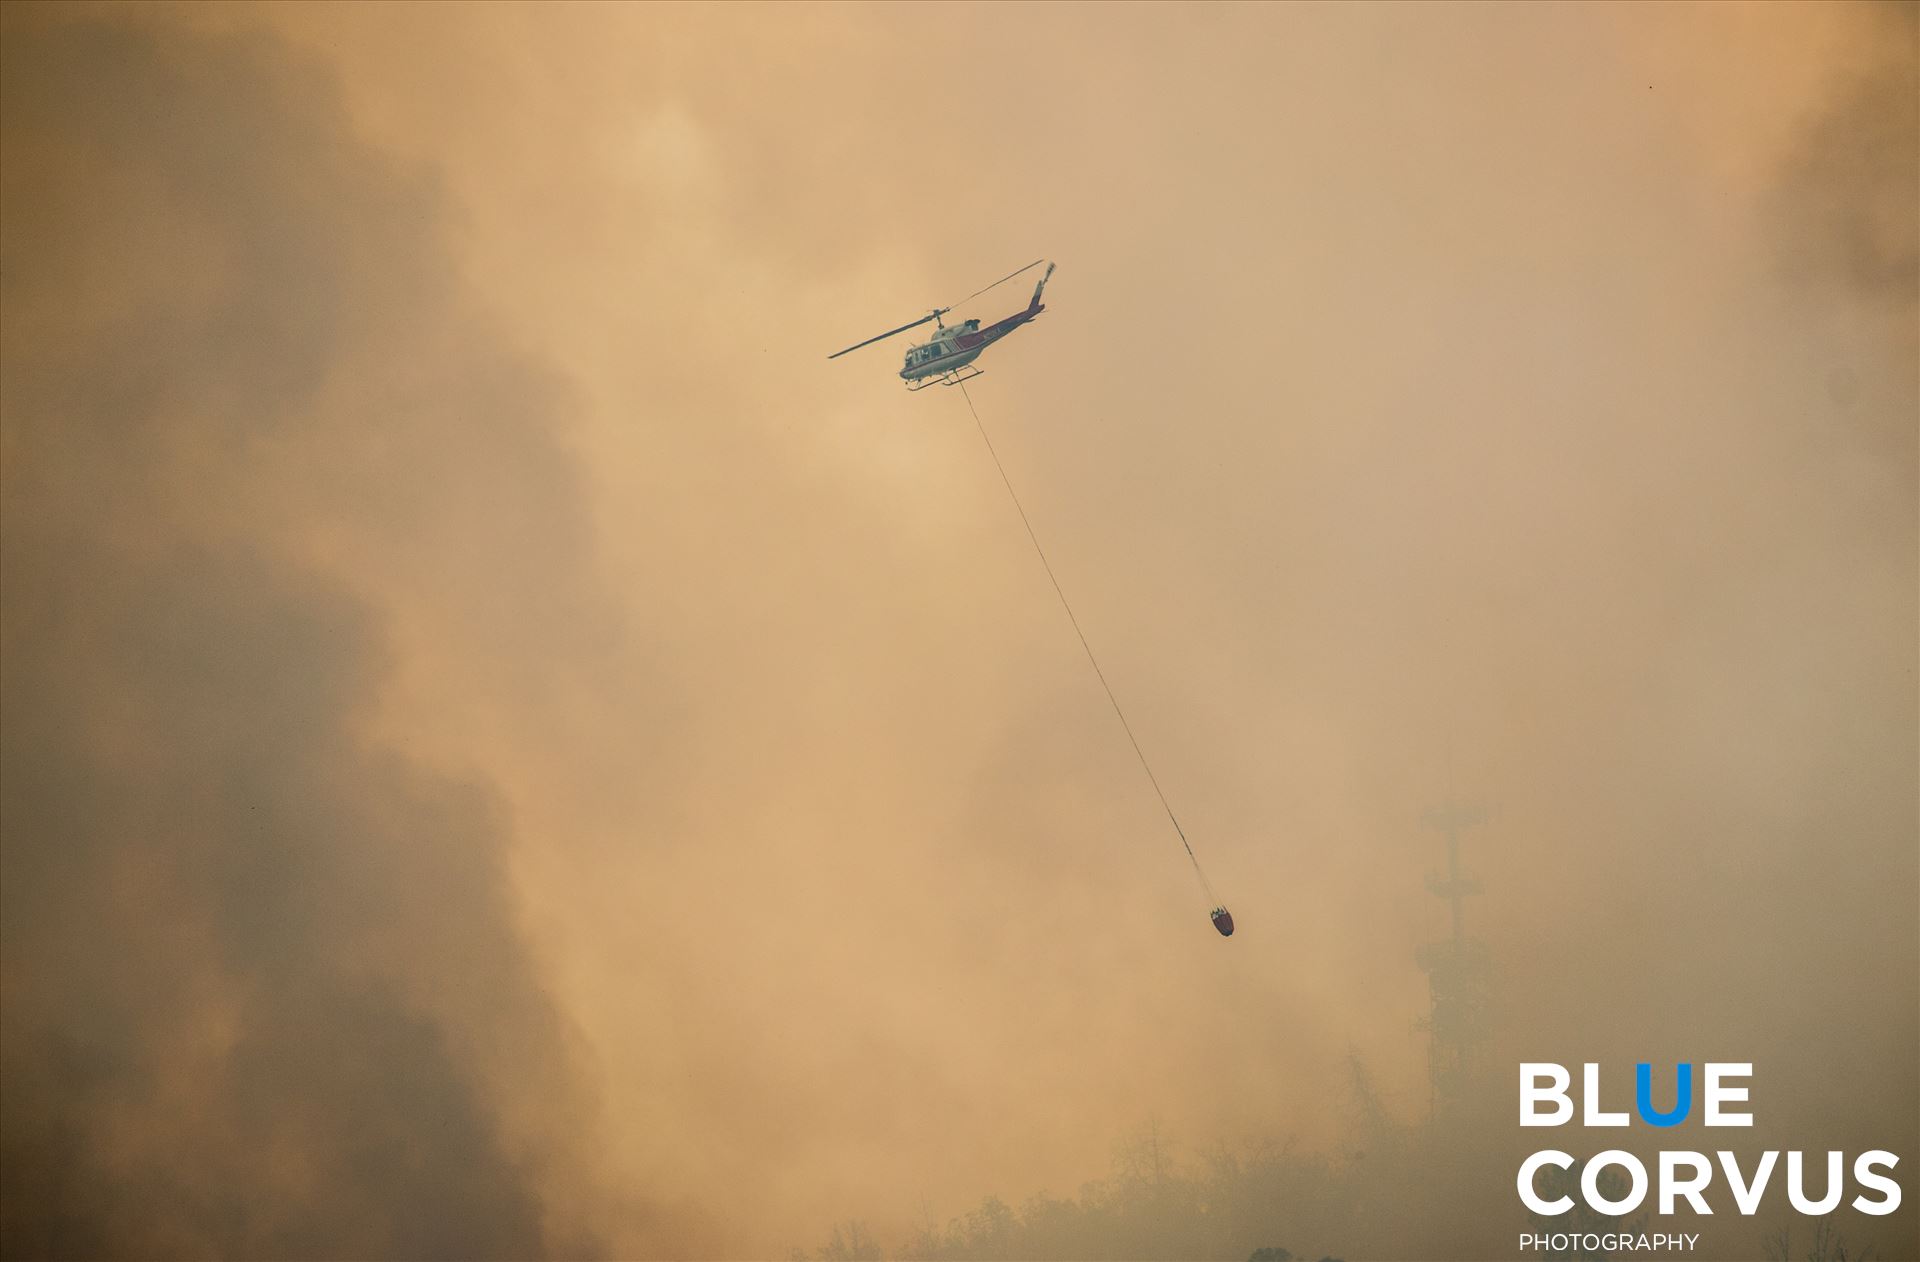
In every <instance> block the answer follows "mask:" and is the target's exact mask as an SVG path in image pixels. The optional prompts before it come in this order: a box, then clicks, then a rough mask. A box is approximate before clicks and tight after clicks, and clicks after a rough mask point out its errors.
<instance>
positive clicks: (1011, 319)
mask: <svg viewBox="0 0 1920 1262" xmlns="http://www.w3.org/2000/svg"><path fill="white" fill-rule="evenodd" d="M1043 262H1046V260H1044V259H1035V260H1034V261H1033V262H1031V263H1029V264H1027V265H1026V266H1025V267H1022V268H1019V269H1018V270H1016V271H1012V272H1008V273H1007V274H1006V275H1005V276H1002V277H1001V278H1000V279H999V280H997V281H994V282H993V284H992V285H988V286H987V287H986V289H976V290H974V291H973V292H972V293H970V294H968V295H967V296H966V297H965V298H962V299H961V300H960V301H959V302H956V303H954V304H953V306H950V307H935V308H934V309H933V310H932V311H931V312H930V313H928V314H927V315H923V316H921V317H920V318H919V319H918V320H915V321H913V322H912V323H911V324H903V325H901V326H900V327H899V328H897V329H889V330H887V331H886V332H885V333H882V334H880V335H879V336H877V337H870V338H868V339H867V340H866V341H864V342H855V343H854V344H853V345H852V346H849V347H847V349H846V350H844V351H835V352H834V353H833V354H831V355H829V356H827V358H828V359H838V358H840V357H841V356H842V355H845V354H846V353H847V352H848V351H857V350H859V349H860V348H861V347H862V346H871V345H873V344H874V343H875V342H880V341H884V340H886V339H887V338H890V337H892V336H893V335H894V334H896V333H905V332H906V331H907V330H908V329H917V328H919V327H920V326H921V325H923V324H925V323H926V322H927V321H929V320H931V321H933V322H934V326H935V328H936V329H937V330H938V332H936V333H935V334H934V335H933V337H932V338H931V339H930V340H928V341H925V342H922V343H920V344H919V345H917V346H914V347H911V348H910V349H908V351H907V358H906V362H905V363H904V364H902V365H901V367H900V379H901V380H902V381H904V382H906V383H907V389H909V390H924V389H926V388H927V387H928V386H930V385H933V384H934V383H936V382H938V383H939V384H940V385H943V386H956V385H959V384H960V383H961V382H963V381H971V380H972V379H973V378H975V377H978V376H979V375H980V374H981V373H983V372H985V371H986V370H985V369H983V368H978V367H976V366H975V365H974V362H973V361H974V360H976V359H978V358H980V352H982V351H984V350H986V349H987V347H989V346H991V345H993V344H994V343H995V342H997V341H999V340H1000V339H1001V338H1003V337H1005V336H1006V335H1007V334H1009V333H1011V332H1013V331H1014V330H1015V329H1017V328H1019V327H1020V326H1021V325H1023V324H1025V323H1026V322H1027V321H1029V320H1031V319H1033V317H1035V316H1037V315H1039V314H1040V313H1041V312H1042V311H1045V310H1046V307H1045V306H1044V305H1043V304H1042V303H1041V301H1040V295H1041V293H1042V292H1043V291H1044V290H1045V289H1046V287H1047V281H1048V279H1049V278H1051V277H1052V275H1053V264H1051V263H1047V270H1046V271H1045V272H1043V273H1041V276H1040V283H1039V284H1038V285H1035V286H1034V287H1033V300H1032V301H1031V302H1029V303H1027V308H1026V310H1024V311H1016V312H1014V313H1013V314H1012V315H1010V316H1008V317H1007V318H1006V319H1004V320H999V321H996V322H995V323H993V324H989V325H987V326H986V327H985V328H982V327H981V326H980V321H978V320H962V321H960V322H959V323H957V324H951V325H950V324H948V323H947V322H946V321H945V320H942V319H941V318H940V317H941V316H943V315H945V314H947V312H949V311H952V310H953V308H954V307H959V306H964V305H965V304H967V303H969V302H972V301H973V300H974V299H975V298H978V297H979V296H980V295H981V294H984V293H986V292H987V290H988V289H992V288H994V287H995V286H998V285H1004V284H1006V283H1007V282H1008V281H1010V280H1012V279H1013V278H1014V277H1016V276H1018V275H1019V274H1020V273H1021V272H1027V271H1031V270H1033V269H1034V268H1036V267H1038V266H1040V264H1041V263H1043Z"/></svg>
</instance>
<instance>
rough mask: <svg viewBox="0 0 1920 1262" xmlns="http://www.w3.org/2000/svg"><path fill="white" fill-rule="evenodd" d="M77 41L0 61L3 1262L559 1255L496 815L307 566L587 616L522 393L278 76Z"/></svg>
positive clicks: (545, 1070)
mask: <svg viewBox="0 0 1920 1262" xmlns="http://www.w3.org/2000/svg"><path fill="white" fill-rule="evenodd" d="M70 16H71V15H68V14H64V13H52V14H49V13H46V12H38V11H27V12H21V11H18V10H16V9H14V8H10V9H9V11H8V15H7V28H6V41H5V50H4V56H5V69H4V93H5V98H4V118H5V152H6V163H5V200H4V222H5V237H4V269H5V291H4V297H5V304H6V323H5V363H6V368H5V376H4V387H5V396H4V407H5V429H4V435H5V459H6V466H5V476H6V481H5V489H6V496H5V516H4V523H5V535H4V578H5V623H4V626H5V657H4V703H3V706H4V708H3V710H0V714H3V715H4V719H3V728H0V730H3V731H4V762H5V768H6V774H5V779H4V786H0V789H3V793H4V797H3V799H0V800H3V801H4V824H3V828H4V863H5V867H4V882H3V883H0V884H3V888H4V913H5V921H4V973H3V975H4V978H5V992H4V993H5V1004H6V1023H5V1035H4V1040H3V1041H0V1050H3V1051H4V1058H5V1060H4V1072H5V1081H6V1091H5V1093H4V1110H5V1112H4V1119H5V1121H4V1144H5V1149H4V1151H5V1156H4V1171H5V1185H4V1186H5V1210H4V1246H5V1252H6V1253H7V1255H8V1256H20V1257H30V1256H37V1257H65V1256H98V1255H102V1254H117V1255H121V1256H166V1255H175V1254H180V1255H186V1254H192V1255H208V1254H218V1255H225V1256H249V1257H267V1256H296V1257H297V1256H310V1257H379V1256H384V1257H415V1258H425V1257H483V1256H499V1257H528V1256H533V1255H536V1254H540V1253H544V1252H560V1253H566V1254H570V1255H571V1254H580V1253H585V1252H589V1251H591V1250H592V1249H593V1247H594V1246H593V1243H592V1240H591V1238H590V1237H589V1236H586V1235H583V1234H581V1232H582V1230H583V1229H582V1227H581V1225H580V1223H579V1222H578V1221H577V1218H575V1217H573V1216H571V1215H570V1214H569V1213H567V1212H562V1209H557V1208H556V1207H555V1205H554V1204H553V1203H551V1198H550V1197H549V1196H548V1195H547V1191H546V1188H547V1185H548V1183H549V1181H550V1180H551V1179H552V1178H553V1177H554V1176H555V1174H556V1172H557V1171H559V1170H562V1169H564V1167H565V1165H566V1163H567V1162H568V1161H569V1160H570V1158H569V1157H568V1155H567V1151H566V1148H567V1145H568V1144H570V1143H571V1142H572V1140H571V1138H570V1137H569V1136H568V1134H567V1131H569V1130H571V1129H573V1128H575V1127H577V1126H578V1124H579V1122H580V1120H581V1118H582V1116H583V1115H582V1114H581V1113H580V1112H579V1110H580V1106H581V1104H582V1102H583V1099H584V1097H583V1096H582V1094H581V1090H580V1087H579V1085H578V1083H577V1081H576V1078H575V1074H574V1070H573V1068H572V1061H573V1059H574V1054H573V1053H572V1052H571V1051H570V1050H569V1047H568V1039H569V1037H570V1035H569V1033H568V1029H567V1025H566V1023H565V1021H564V1020H563V1019H562V1017H561V1016H560V1015H559V1014H558V1013H557V1012H556V1010H555V1008H554V1006H553V1004H552V1003H551V1002H550V1000H549V998H548V997H547V995H546V993H545V992H544V990H543V987H542V984H541V982H540V980H539V978H538V976H537V971H536V968H535V966H534V963H533V961H532V959H531V958H530V955H529V950H528V947H527V945H526V942H525V941H524V939H523V936H522V933H521V931H520V930H519V928H518V927H517V926H516V911H515V906H514V898H513V895H512V892H511V888H510V885H509V882H508V872H507V864H508V851H509V843H510V841H511V837H512V830H513V825H512V821H511V819H510V818H509V816H508V812H507V810H506V807H505V805H504V803H503V800H502V798H501V796H500V794H499V793H497V792H496V791H494V790H493V789H492V788H490V787H489V785H488V784H487V783H486V782H485V781H484V780H483V779H480V778H477V777H475V776H470V775H469V776H455V775H449V774H445V773H441V772H438V771H435V770H432V769H429V768H428V767H426V766H424V765H422V764H421V763H419V762H417V761H416V760H414V759H412V758H410V757H409V756H408V755H407V753H406V752H405V751H404V750H400V749H396V748H393V747H392V746H391V744H390V743H388V742H386V741H383V740H382V739H381V738H380V737H379V735H378V734H377V732H376V731H375V730H374V727H373V719H374V713H375V708H376V703H377V700H378V698H379V696H380V695H381V690H382V688H383V687H384V686H385V684H386V681H387V680H388V678H389V676H390V672H391V650H390V647H389V643H390V638H391V637H390V632H389V628H388V626H387V625H385V624H384V623H383V620H382V618H381V616H380V615H379V614H378V613H377V612H376V607H375V606H374V605H373V604H372V603H370V599H369V596H368V594H367V592H366V590H365V589H364V587H356V585H355V583H354V582H353V581H352V580H351V578H350V576H349V574H348V566H346V565H343V564H342V561H343V560H344V561H348V562H350V561H351V560H352V559H353V557H354V555H355V550H356V549H360V550H362V551H364V552H366V553H368V554H371V553H373V552H376V551H378V550H381V549H383V548H387V549H391V550H393V551H396V552H400V553H404V552H405V551H406V550H407V549H408V548H409V547H413V546H416V545H415V543H414V542H413V541H415V540H417V539H418V538H420V537H422V536H430V537H431V536H441V537H444V536H446V535H449V534H456V535H459V536H462V537H464V538H466V539H467V540H468V543H469V549H470V550H469V552H468V553H466V554H463V555H470V556H471V557H472V559H473V564H474V572H473V573H472V574H463V573H460V572H459V569H458V567H459V565H460V561H459V560H458V559H457V558H456V559H455V560H454V561H451V562H449V561H447V560H445V551H444V550H442V553H441V560H440V562H439V563H440V564H441V565H443V566H445V567H447V569H449V570H451V571H452V572H451V573H450V574H446V573H442V574H436V575H431V576H425V577H423V579H422V581H437V582H440V583H442V584H451V583H459V582H470V583H472V584H473V587H472V590H474V591H479V590H480V589H481V586H482V582H481V580H483V581H484V585H485V586H487V587H491V588H492V589H494V591H495V592H496V596H495V597H494V598H495V599H497V600H500V601H505V602H525V603H528V604H534V605H548V606H555V607H557V608H556V610H555V614H554V616H555V617H556V618H558V617H563V616H569V615H567V613H566V611H568V610H572V611H573V612H572V614H571V615H570V616H573V617H576V618H578V617H581V610H582V598H581V597H580V595H579V592H578V591H577V590H576V588H575V587H573V586H570V583H571V580H570V579H569V578H568V577H567V576H566V575H567V571H566V567H560V569H561V573H560V575H559V576H558V577H554V576H549V575H548V574H546V573H544V572H542V571H541V570H540V569H539V568H537V567H533V566H529V565H527V564H525V563H524V561H523V560H522V558H523V557H524V556H525V546H526V545H525V544H524V543H523V542H522V541H521V540H520V539H518V538H517V537H516V532H522V531H526V530H530V529H536V528H537V529H539V530H542V531H549V532H550V531H554V530H556V529H557V530H560V531H565V530H567V529H569V528H577V518H576V517H575V515H574V514H575V510H574V508H573V505H572V500H571V498H570V494H569V484H568V474H567V471H566V464H565V461H564V459H563V458H562V457H561V456H560V454H559V453H558V452H557V450H556V449H555V448H554V446H553V445H552V441H551V439H550V438H549V437H548V435H547V433H546V430H547V429H548V428H549V427H550V426H551V419H550V418H551V413H552V411H553V409H554V407H555V397H554V396H553V394H552V391H551V390H550V387H549V386H548V385H547V383H546V382H545V380H544V379H543V377H542V375H541V374H540V373H539V372H537V371H536V370H533V369H531V368H530V367H528V366H527V365H526V364H525V363H524V362H523V360H521V359H520V358H519V357H517V356H516V354H515V352H514V351H513V349H512V348H511V347H510V346H509V345H508V344H507V343H506V341H505V340H504V339H503V338H502V337H501V336H500V335H499V334H497V333H496V332H494V331H492V330H490V329H488V328H487V327H485V325H484V324H482V323H480V322H478V321H475V320H473V319H472V318H470V317H466V316H463V315H461V314H459V287H458V285H457V283H456V281H455V279H454V277H453V274H452V270H451V268H450V265H449V262H448V260H447V258H446V256H445V254H444V251H443V250H442V248H441V247H440V245H439V243H438V239H437V236H436V234H437V232H438V228H437V226H436V225H437V224H438V223H439V221H441V220H442V219H443V218H444V217H445V214H446V211H445V206H444V202H443V200H442V198H441V197H440V196H439V194H438V193H437V191H436V189H435V187H434V185H433V183H432V181H431V180H430V179H428V178H426V177H425V176H424V175H423V174H422V173H421V172H419V171H417V170H410V169H406V168H404V167H400V166H397V165H394V164H392V163H390V162H388V161H386V160H384V159H382V158H380V157H378V156H377V155H375V154H374V153H372V152H371V151H370V150H368V149H367V148H366V147H365V146H364V145H362V144H361V143H360V142H358V141H357V140H356V139H355V136H354V134H353V132H352V130H351V128H350V127H349V126H348V124H347V122H346V119H345V117H344V114H343V112H342V108H341V106H340V104H339V102H338V100H337V98H336V96H335V94H334V92H333V91H332V89H331V87H330V85H329V83H328V82H327V80H326V78H325V76H324V74H322V73H321V72H320V71H318V70H316V69H315V67H314V66H313V65H312V64H310V63H309V62H308V61H306V60H303V59H300V58H297V57H292V56H290V55H289V54H288V53H287V52H286V51H285V50H284V49H283V48H282V47H281V46H278V45H277V44H276V42H275V41H273V40H271V39H268V38H265V37H260V36H254V37H248V38H238V37H223V38H206V37H197V36H191V35H186V34H182V33H179V32H174V33H171V34H165V35H159V34H155V33H152V32H150V31H145V30H139V29H131V28H125V27H121V26H117V25H112V24H104V23H96V22H91V21H77V20H69V18H70ZM449 345H457V347H458V351H457V353H454V354H451V355H450V354H449V353H448V350H447V348H448V347H449ZM483 466H484V467H487V468H496V469H503V470H504V469H510V470H511V473H510V474H506V473H502V474H501V476H498V477H496V478H494V479H492V480H491V481H489V482H481V483H479V487H478V491H477V492H476V490H475V484H476V481H477V478H476V474H475V471H476V470H477V469H479V468H481V467H483ZM442 481H446V482H456V483H458V484H459V485H460V490H459V492H458V494H477V495H478V496H479V497H481V498H482V499H483V501H484V502H472V503H463V502H461V501H460V500H459V499H457V498H456V497H455V493H451V492H449V490H448V489H447V488H446V487H444V486H442V485H439V484H438V483H440V482H442ZM535 523H537V525H535ZM588 617H589V618H590V611H588Z"/></svg>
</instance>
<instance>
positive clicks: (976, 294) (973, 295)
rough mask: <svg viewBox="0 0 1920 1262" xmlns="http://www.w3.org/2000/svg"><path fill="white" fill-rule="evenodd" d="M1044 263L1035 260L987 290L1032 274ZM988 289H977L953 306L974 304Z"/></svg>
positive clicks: (1008, 274) (1041, 260)
mask: <svg viewBox="0 0 1920 1262" xmlns="http://www.w3.org/2000/svg"><path fill="white" fill-rule="evenodd" d="M1044 262H1046V260H1045V259H1035V260H1034V261H1033V262H1031V263H1029V264H1027V265H1026V266H1025V267H1023V268H1021V269H1020V271H1018V272H1008V273H1007V274H1006V275H1005V276H1002V277H1001V278H1000V279H999V280H997V281H994V282H993V284H992V285H988V286H987V289H992V288H993V287H994V286H995V285H1004V284H1006V283H1007V282H1008V281H1010V280H1012V279H1013V278H1014V277H1016V276H1018V275H1019V274H1020V272H1030V271H1032V270H1033V269H1034V268H1036V267H1038V266H1040V265H1041V264H1042V263H1044ZM987 289H976V290H974V291H973V292H972V293H970V294H968V295H967V296H966V297H965V298H962V299H961V300H960V301H959V302H956V303H954V304H953V305H954V306H955V307H960V306H965V305H966V304H967V303H969V302H972V301H973V300H974V299H975V298H978V297H979V296H980V295H981V294H984V293H986V292H987ZM952 309H953V308H952V307H949V308H948V310H949V311H951V310H952Z"/></svg>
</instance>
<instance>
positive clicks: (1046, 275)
mask: <svg viewBox="0 0 1920 1262" xmlns="http://www.w3.org/2000/svg"><path fill="white" fill-rule="evenodd" d="M1052 277H1053V264H1051V263H1049V264H1047V270H1046V271H1044V272H1042V273H1041V274H1040V283H1039V284H1038V285H1035V286H1034V287H1033V301H1032V302H1030V303H1028V304H1027V310H1028V311H1029V312H1031V313H1032V314H1034V315H1038V314H1040V312H1041V311H1043V310H1045V308H1043V307H1042V306H1041V305H1040V293H1041V291H1042V290H1044V289H1045V288H1046V287H1047V281H1048V280H1050V279H1052Z"/></svg>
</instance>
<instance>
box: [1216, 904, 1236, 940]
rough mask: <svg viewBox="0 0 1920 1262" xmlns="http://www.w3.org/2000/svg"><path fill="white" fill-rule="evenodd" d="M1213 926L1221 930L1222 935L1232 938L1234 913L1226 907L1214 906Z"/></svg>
mask: <svg viewBox="0 0 1920 1262" xmlns="http://www.w3.org/2000/svg"><path fill="white" fill-rule="evenodd" d="M1213 927H1214V928H1215V929H1218V930H1219V931H1220V936H1221V937H1223V938H1231V937H1232V936H1233V913H1232V912H1230V911H1228V910H1227V909H1226V908H1224V907H1216V908H1214V909H1213Z"/></svg>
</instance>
